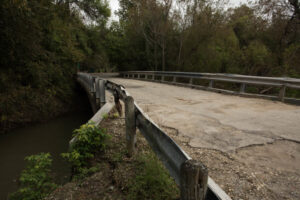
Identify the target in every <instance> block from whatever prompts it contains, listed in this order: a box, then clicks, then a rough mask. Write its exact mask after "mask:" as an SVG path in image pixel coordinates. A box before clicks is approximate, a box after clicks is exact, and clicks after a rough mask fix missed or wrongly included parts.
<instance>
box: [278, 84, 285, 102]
mask: <svg viewBox="0 0 300 200" xmlns="http://www.w3.org/2000/svg"><path fill="white" fill-rule="evenodd" d="M285 90H286V86H285V85H283V86H282V87H281V88H280V90H279V100H280V101H282V102H284V96H285Z"/></svg>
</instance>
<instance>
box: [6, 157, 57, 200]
mask: <svg viewBox="0 0 300 200" xmlns="http://www.w3.org/2000/svg"><path fill="white" fill-rule="evenodd" d="M25 160H26V161H27V165H26V169H25V170H23V172H22V173H21V176H20V179H19V181H20V188H19V190H18V191H17V192H15V193H13V194H11V195H10V199H11V200H14V199H16V200H20V199H22V200H37V199H43V198H44V197H46V196H47V195H48V194H49V193H50V192H51V191H53V190H54V189H55V188H56V187H57V186H56V184H55V183H54V182H53V180H52V178H51V170H50V167H51V164H52V159H51V156H50V154H49V153H40V154H37V155H31V156H28V157H26V158H25Z"/></svg>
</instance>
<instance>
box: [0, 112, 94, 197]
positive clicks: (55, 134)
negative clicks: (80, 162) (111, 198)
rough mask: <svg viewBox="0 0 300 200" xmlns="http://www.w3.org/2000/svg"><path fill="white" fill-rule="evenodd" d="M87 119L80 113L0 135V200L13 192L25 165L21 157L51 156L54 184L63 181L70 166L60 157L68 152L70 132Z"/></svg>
mask: <svg viewBox="0 0 300 200" xmlns="http://www.w3.org/2000/svg"><path fill="white" fill-rule="evenodd" d="M90 117H91V113H90V112H88V111H80V112H77V113H72V114H68V115H65V116H62V117H59V118H56V119H53V120H50V121H48V122H46V123H42V124H37V125H31V126H29V127H25V128H21V129H17V130H14V131H12V132H10V133H8V134H5V135H2V136H0V200H6V199H8V194H9V193H11V192H14V191H16V190H17V185H18V184H17V180H18V177H19V175H20V173H21V171H22V170H23V169H24V167H25V165H26V162H25V160H24V158H25V157H26V156H29V155H32V154H37V153H40V152H49V153H51V155H52V158H53V172H54V175H55V177H56V182H57V183H58V184H62V183H64V182H66V181H67V180H68V179H69V176H70V166H69V165H68V164H67V163H66V161H64V160H63V159H62V158H61V157H60V154H61V153H62V152H67V151H68V143H69V140H70V138H71V136H72V134H73V133H72V132H73V130H74V129H76V128H79V127H80V125H81V124H84V123H86V122H87V121H88V120H89V118H90Z"/></svg>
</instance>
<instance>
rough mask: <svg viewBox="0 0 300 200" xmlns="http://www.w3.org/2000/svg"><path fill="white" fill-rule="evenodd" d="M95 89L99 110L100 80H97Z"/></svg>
mask: <svg viewBox="0 0 300 200" xmlns="http://www.w3.org/2000/svg"><path fill="white" fill-rule="evenodd" d="M95 89H96V106H97V109H99V107H100V106H101V105H100V79H99V78H96V80H95Z"/></svg>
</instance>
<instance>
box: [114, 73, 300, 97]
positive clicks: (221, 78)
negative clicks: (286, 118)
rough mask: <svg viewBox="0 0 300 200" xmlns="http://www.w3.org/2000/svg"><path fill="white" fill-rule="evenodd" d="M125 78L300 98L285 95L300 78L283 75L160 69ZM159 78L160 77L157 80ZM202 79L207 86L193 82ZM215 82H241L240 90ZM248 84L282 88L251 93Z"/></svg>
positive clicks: (248, 94)
mask: <svg viewBox="0 0 300 200" xmlns="http://www.w3.org/2000/svg"><path fill="white" fill-rule="evenodd" d="M120 75H121V76H123V77H124V78H137V79H143V80H151V81H159V82H163V83H170V84H175V85H182V86H189V87H194V88H199V89H206V90H210V91H216V92H224V93H230V94H238V95H241V96H249V97H251V96H253V97H265V98H269V99H277V100H280V101H287V102H296V103H299V102H300V99H296V98H287V97H285V93H286V89H287V88H292V89H300V79H295V78H282V77H261V76H246V75H237V74H219V73H192V72H160V71H128V72H121V73H120ZM165 77H173V81H165ZM157 78H160V79H159V80H157ZM177 78H188V79H189V83H188V84H183V83H178V81H177ZM197 79H200V80H201V79H202V80H207V81H209V85H208V86H207V87H205V86H200V85H196V84H193V82H194V80H197ZM215 82H229V83H238V84H240V90H239V91H238V92H234V91H231V90H224V89H218V88H215V87H214V83H215ZM246 85H263V86H270V87H278V88H280V90H279V94H278V96H270V95H262V94H250V93H246V92H245V88H246Z"/></svg>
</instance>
